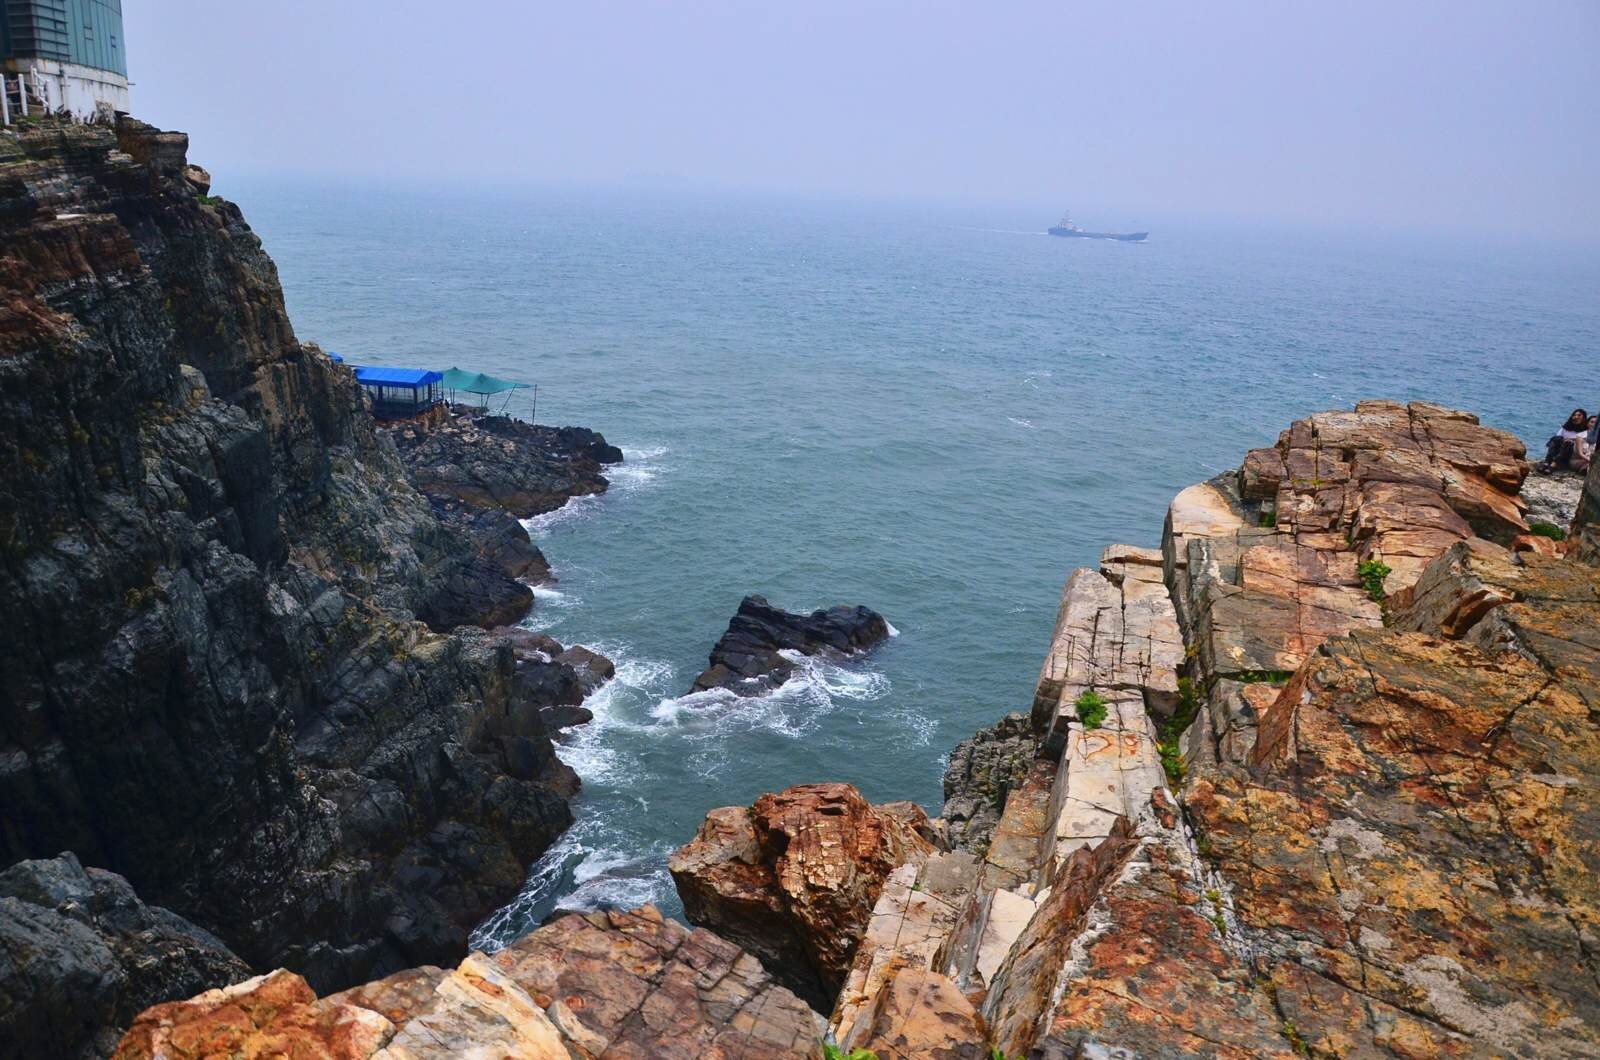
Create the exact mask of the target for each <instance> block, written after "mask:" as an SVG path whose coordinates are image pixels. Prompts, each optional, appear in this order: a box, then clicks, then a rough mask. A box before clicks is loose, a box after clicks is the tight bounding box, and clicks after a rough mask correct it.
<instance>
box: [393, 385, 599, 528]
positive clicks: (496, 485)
mask: <svg viewBox="0 0 1600 1060" xmlns="http://www.w3.org/2000/svg"><path fill="white" fill-rule="evenodd" d="M390 433H391V436H392V437H393V439H394V442H395V445H396V447H397V448H398V449H399V452H400V456H401V459H403V460H404V461H405V465H406V468H407V470H408V471H409V472H410V475H411V481H412V482H413V483H415V484H416V487H417V488H418V489H419V490H421V491H422V492H423V493H425V494H426V495H427V496H428V497H429V498H431V499H433V500H434V501H435V503H446V502H449V501H455V502H458V503H463V504H466V505H469V506H471V507H474V508H490V509H495V508H498V509H504V510H505V511H507V512H509V513H511V514H512V515H514V516H516V517H517V518H519V519H526V518H527V517H529V516H531V515H538V514H539V513H541V512H551V511H555V510H556V509H557V508H559V507H561V506H562V505H563V504H565V503H566V502H567V501H568V500H570V499H571V498H573V497H582V496H586V495H589V494H594V493H604V492H605V491H606V488H607V486H608V485H609V483H608V482H607V481H606V477H605V476H604V475H603V474H601V473H600V471H601V467H602V466H603V465H605V464H615V463H620V462H621V461H622V451H621V450H620V449H618V448H617V447H616V446H614V445H611V444H609V443H607V442H606V440H605V438H604V437H602V436H601V435H599V434H597V433H596V432H594V431H591V430H588V429H586V428H583V427H539V426H535V425H533V424H529V423H524V422H522V421H521V420H514V419H511V418H509V417H506V416H487V415H482V414H479V413H476V412H474V411H472V410H467V409H464V408H463V407H462V406H455V408H454V411H453V413H452V415H451V416H449V417H448V418H446V419H445V420H444V421H442V422H440V423H436V424H418V423H407V424H403V425H400V426H397V427H395V428H394V429H393V430H392V431H391V432H390Z"/></svg>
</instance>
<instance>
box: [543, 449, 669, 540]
mask: <svg viewBox="0 0 1600 1060" xmlns="http://www.w3.org/2000/svg"><path fill="white" fill-rule="evenodd" d="M666 454H667V449H666V447H665V446H654V447H650V448H644V449H629V448H625V447H624V448H623V450H622V463H620V464H608V465H606V467H605V469H604V470H603V472H602V473H603V474H604V475H605V477H606V480H607V481H608V482H610V486H609V487H608V488H607V489H606V492H604V493H594V494H590V495H588V496H584V497H572V498H569V499H568V500H567V503H565V504H563V505H562V506H561V507H559V508H557V509H556V510H555V511H553V512H545V513H543V514H541V515H535V516H532V517H530V518H527V519H524V520H522V525H523V527H524V528H525V529H526V530H527V531H528V533H529V534H530V535H531V536H533V537H536V538H538V537H545V536H547V535H548V534H549V533H550V531H552V530H554V529H555V528H556V527H559V526H566V525H568V524H569V523H577V522H584V521H585V520H588V519H591V518H593V517H594V516H595V515H596V514H597V513H599V511H600V510H601V508H603V507H604V506H605V504H606V503H607V501H608V500H612V501H614V500H616V499H618V498H622V497H627V496H630V495H631V494H633V493H636V492H637V491H638V490H640V489H641V488H643V487H645V486H648V485H649V484H650V483H652V482H654V481H656V479H657V478H659V477H660V475H661V473H662V472H664V471H666V470H667V468H666V467H665V466H664V465H661V464H659V463H657V461H658V460H660V458H661V457H663V456H665V455H666Z"/></svg>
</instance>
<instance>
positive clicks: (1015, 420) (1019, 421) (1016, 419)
mask: <svg viewBox="0 0 1600 1060" xmlns="http://www.w3.org/2000/svg"><path fill="white" fill-rule="evenodd" d="M1006 419H1008V420H1010V421H1011V422H1012V423H1015V424H1016V425H1017V426H1018V427H1026V428H1027V429H1028V430H1030V431H1031V430H1033V421H1031V420H1025V419H1022V418H1021V417H1019V416H1007V417H1006Z"/></svg>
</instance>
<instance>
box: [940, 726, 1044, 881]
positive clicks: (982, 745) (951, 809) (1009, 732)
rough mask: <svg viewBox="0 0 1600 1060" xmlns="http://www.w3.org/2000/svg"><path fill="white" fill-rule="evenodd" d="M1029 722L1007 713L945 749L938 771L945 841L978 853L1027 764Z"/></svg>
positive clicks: (1031, 742) (1032, 746)
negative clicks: (940, 772)
mask: <svg viewBox="0 0 1600 1060" xmlns="http://www.w3.org/2000/svg"><path fill="white" fill-rule="evenodd" d="M1034 752H1035V743H1034V739H1033V730H1032V727H1031V726H1030V725H1029V724H1028V719H1027V718H1026V717H1024V716H1023V715H1021V714H1007V715H1006V716H1005V717H1003V718H1001V719H1000V720H999V721H998V722H996V723H995V724H993V725H991V726H990V727H989V728H987V729H980V730H979V731H978V732H977V733H975V734H974V735H973V736H972V737H971V738H970V739H966V740H962V741H961V742H960V743H958V744H956V746H955V749H954V750H952V751H951V752H950V761H949V763H948V764H946V766H945V770H944V809H943V810H942V811H940V813H939V817H940V818H941V819H942V820H943V821H944V825H945V835H946V837H947V842H948V843H949V845H950V846H951V847H953V848H955V849H957V850H967V851H971V852H972V853H973V854H976V855H977V856H978V857H982V856H983V855H984V854H985V853H987V852H988V850H989V840H990V838H991V837H992V836H993V835H994V828H995V825H996V824H998V823H999V822H1000V814H1001V812H1002V811H1004V810H1005V808H1006V800H1007V799H1009V798H1010V796H1011V792H1012V791H1013V790H1015V789H1017V788H1019V787H1021V786H1022V783H1023V781H1025V780H1026V779H1027V778H1028V771H1029V770H1030V769H1031V768H1032V767H1033V759H1034Z"/></svg>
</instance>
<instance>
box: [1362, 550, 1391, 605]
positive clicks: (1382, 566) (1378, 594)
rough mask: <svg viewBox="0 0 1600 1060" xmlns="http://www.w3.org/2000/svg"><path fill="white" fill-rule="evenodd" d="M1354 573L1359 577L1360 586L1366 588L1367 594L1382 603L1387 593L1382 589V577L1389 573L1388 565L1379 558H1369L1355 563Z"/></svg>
mask: <svg viewBox="0 0 1600 1060" xmlns="http://www.w3.org/2000/svg"><path fill="white" fill-rule="evenodd" d="M1356 574H1357V575H1358V576H1359V577H1360V578H1361V584H1362V586H1363V587H1364V588H1365V589H1366V590H1367V595H1368V596H1370V597H1372V598H1373V599H1374V600H1376V601H1377V602H1378V603H1380V604H1381V603H1383V601H1384V600H1385V599H1387V597H1388V594H1387V593H1385V592H1384V591H1383V579H1385V578H1387V577H1388V576H1389V574H1390V567H1389V565H1388V564H1387V563H1385V562H1384V561H1383V560H1381V559H1369V560H1366V561H1365V562H1363V563H1358V564H1356Z"/></svg>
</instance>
